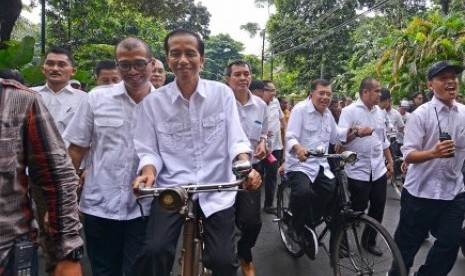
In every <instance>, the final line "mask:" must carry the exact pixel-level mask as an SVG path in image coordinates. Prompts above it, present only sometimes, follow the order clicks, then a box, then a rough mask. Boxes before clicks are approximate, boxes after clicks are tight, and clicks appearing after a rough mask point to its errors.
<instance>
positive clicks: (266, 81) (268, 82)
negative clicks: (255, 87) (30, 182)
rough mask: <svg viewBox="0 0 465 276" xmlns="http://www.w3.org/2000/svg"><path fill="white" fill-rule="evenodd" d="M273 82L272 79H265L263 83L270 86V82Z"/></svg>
mask: <svg viewBox="0 0 465 276" xmlns="http://www.w3.org/2000/svg"><path fill="white" fill-rule="evenodd" d="M270 83H273V82H272V81H271V80H263V84H264V85H265V86H268V84H270Z"/></svg>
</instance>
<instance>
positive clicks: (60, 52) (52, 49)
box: [44, 46, 74, 67]
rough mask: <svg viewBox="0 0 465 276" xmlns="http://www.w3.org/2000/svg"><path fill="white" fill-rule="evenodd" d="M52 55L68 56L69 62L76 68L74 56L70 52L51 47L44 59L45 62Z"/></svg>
mask: <svg viewBox="0 0 465 276" xmlns="http://www.w3.org/2000/svg"><path fill="white" fill-rule="evenodd" d="M50 53H52V54H58V55H66V56H67V57H68V59H69V61H71V65H72V66H73V67H74V58H73V55H72V54H71V52H70V51H68V50H66V49H64V48H60V47H55V46H53V47H50V48H49V49H48V51H47V52H45V56H44V57H45V58H44V61H45V60H46V59H47V56H48V55H49V54H50Z"/></svg>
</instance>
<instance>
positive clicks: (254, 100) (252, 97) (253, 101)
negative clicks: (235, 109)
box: [244, 90, 259, 106]
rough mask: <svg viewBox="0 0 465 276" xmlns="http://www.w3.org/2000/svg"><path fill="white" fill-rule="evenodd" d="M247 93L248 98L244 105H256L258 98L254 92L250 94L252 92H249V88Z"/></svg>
mask: <svg viewBox="0 0 465 276" xmlns="http://www.w3.org/2000/svg"><path fill="white" fill-rule="evenodd" d="M248 94H249V100H248V101H247V103H245V105H244V106H248V105H255V106H258V102H257V100H258V99H259V98H258V97H257V96H255V95H254V94H252V92H250V90H249V91H248Z"/></svg>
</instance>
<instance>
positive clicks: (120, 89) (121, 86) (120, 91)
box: [113, 81, 155, 103]
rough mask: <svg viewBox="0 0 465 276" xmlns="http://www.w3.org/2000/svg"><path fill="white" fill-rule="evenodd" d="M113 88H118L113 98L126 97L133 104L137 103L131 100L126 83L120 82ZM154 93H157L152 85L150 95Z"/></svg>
mask: <svg viewBox="0 0 465 276" xmlns="http://www.w3.org/2000/svg"><path fill="white" fill-rule="evenodd" d="M113 87H114V88H116V89H115V90H116V91H115V92H114V94H113V96H121V95H125V96H126V97H127V98H128V99H129V100H130V101H131V102H133V103H136V102H134V100H133V99H132V98H131V96H129V94H128V91H127V89H126V86H125V85H124V81H120V82H119V83H116V84H113ZM153 91H155V87H153V85H152V84H150V92H149V94H150V93H152V92H153Z"/></svg>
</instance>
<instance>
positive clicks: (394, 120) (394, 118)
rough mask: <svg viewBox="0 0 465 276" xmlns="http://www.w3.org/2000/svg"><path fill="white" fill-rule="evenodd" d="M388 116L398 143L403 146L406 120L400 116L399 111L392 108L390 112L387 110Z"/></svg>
mask: <svg viewBox="0 0 465 276" xmlns="http://www.w3.org/2000/svg"><path fill="white" fill-rule="evenodd" d="M386 113H387V116H388V117H389V121H390V122H391V125H392V127H393V132H394V133H395V135H396V141H397V143H400V144H402V143H403V142H404V127H405V124H404V119H402V115H400V113H399V111H397V110H395V109H394V108H391V109H390V110H386Z"/></svg>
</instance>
